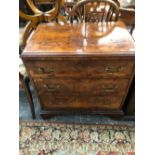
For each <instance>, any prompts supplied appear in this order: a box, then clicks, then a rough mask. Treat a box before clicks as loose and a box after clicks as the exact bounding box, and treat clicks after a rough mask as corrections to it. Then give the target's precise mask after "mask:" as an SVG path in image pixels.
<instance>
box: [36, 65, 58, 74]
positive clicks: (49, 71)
mask: <svg viewBox="0 0 155 155" xmlns="http://www.w3.org/2000/svg"><path fill="white" fill-rule="evenodd" d="M37 71H38V73H40V74H43V73H48V74H49V73H54V72H55V68H47V69H44V68H42V67H39V68H38V70H37Z"/></svg>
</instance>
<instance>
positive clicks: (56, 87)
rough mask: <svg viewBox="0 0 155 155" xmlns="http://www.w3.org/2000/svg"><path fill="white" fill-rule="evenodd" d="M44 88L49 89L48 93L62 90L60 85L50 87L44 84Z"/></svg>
mask: <svg viewBox="0 0 155 155" xmlns="http://www.w3.org/2000/svg"><path fill="white" fill-rule="evenodd" d="M43 87H44V88H45V89H47V90H48V91H52V92H54V91H58V90H59V89H60V85H53V86H51V87H49V86H48V85H47V84H44V85H43Z"/></svg>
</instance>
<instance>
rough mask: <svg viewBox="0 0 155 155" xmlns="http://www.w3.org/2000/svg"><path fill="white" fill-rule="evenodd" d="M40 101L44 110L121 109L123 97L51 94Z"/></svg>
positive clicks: (43, 95)
mask: <svg viewBox="0 0 155 155" xmlns="http://www.w3.org/2000/svg"><path fill="white" fill-rule="evenodd" d="M39 98H40V101H41V104H42V109H43V110H52V109H53V110H54V109H55V110H56V109H64V110H65V109H92V110H93V109H94V110H101V109H109V110H111V109H114V110H115V109H116V110H118V109H120V108H121V102H122V97H121V96H113V97H112V96H105V97H103V96H102V97H101V96H100V97H99V96H98V97H96V96H95V97H94V96H78V95H75V96H67V95H65V96H56V95H53V96H52V95H51V94H50V93H44V94H42V95H40V97H39Z"/></svg>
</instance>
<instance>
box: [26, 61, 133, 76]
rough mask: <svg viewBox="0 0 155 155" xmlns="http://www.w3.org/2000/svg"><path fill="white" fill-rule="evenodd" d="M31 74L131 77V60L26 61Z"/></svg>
mask: <svg viewBox="0 0 155 155" xmlns="http://www.w3.org/2000/svg"><path fill="white" fill-rule="evenodd" d="M25 65H26V67H27V68H28V70H29V72H30V74H31V76H32V77H33V78H34V77H36V78H37V77H39V78H41V77H42V78H54V77H73V78H93V77H100V78H102V77H130V75H131V73H132V70H133V67H134V61H131V60H109V61H108V60H106V61H104V60H61V61H60V60H47V61H26V63H25Z"/></svg>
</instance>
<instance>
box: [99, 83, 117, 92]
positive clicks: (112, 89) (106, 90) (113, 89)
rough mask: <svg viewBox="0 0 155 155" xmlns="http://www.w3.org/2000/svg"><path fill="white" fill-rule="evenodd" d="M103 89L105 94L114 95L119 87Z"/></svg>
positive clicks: (103, 87) (104, 87)
mask: <svg viewBox="0 0 155 155" xmlns="http://www.w3.org/2000/svg"><path fill="white" fill-rule="evenodd" d="M102 89H103V91H104V92H105V93H114V92H116V91H117V86H111V87H107V86H105V85H103V86H102Z"/></svg>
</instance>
